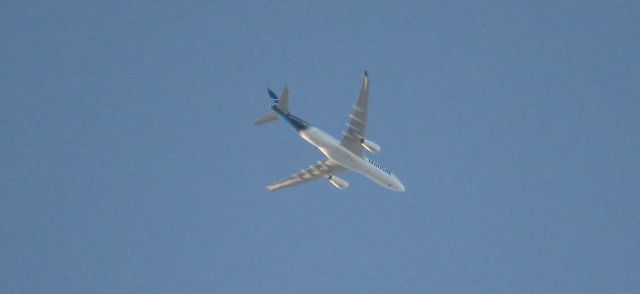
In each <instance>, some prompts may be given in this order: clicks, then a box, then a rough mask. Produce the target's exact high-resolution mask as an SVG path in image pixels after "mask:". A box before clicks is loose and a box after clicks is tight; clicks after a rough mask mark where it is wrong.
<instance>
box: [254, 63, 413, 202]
mask: <svg viewBox="0 0 640 294" xmlns="http://www.w3.org/2000/svg"><path fill="white" fill-rule="evenodd" d="M267 91H268V93H269V96H270V97H271V99H272V100H273V103H272V105H271V111H270V112H269V113H268V114H267V115H265V116H263V117H261V118H259V119H258V120H256V121H255V122H254V124H255V125H263V124H266V123H270V122H274V121H277V120H278V118H279V117H280V118H282V119H283V120H285V121H286V122H287V123H289V124H290V125H291V126H292V127H293V128H294V129H295V130H296V131H297V132H298V134H299V135H300V137H302V139H304V140H305V141H307V142H308V143H309V144H311V145H313V146H315V147H317V148H318V149H319V150H320V152H322V154H324V155H325V156H326V157H327V158H326V159H324V160H323V161H318V162H317V163H316V164H314V165H310V166H309V167H308V168H306V169H302V170H301V171H300V172H298V173H297V174H293V175H291V177H289V178H286V179H284V180H281V181H278V182H275V183H273V184H270V185H268V186H267V189H268V190H270V191H273V190H278V189H282V188H286V187H291V186H295V185H299V184H302V183H307V182H310V181H313V180H317V179H327V180H329V182H330V183H331V184H332V185H333V186H335V187H336V188H338V189H340V190H344V189H346V188H348V187H349V183H348V182H347V181H345V180H344V179H342V178H339V177H338V176H337V175H338V174H340V173H342V172H344V171H346V170H351V171H355V172H357V173H359V174H362V175H364V176H365V177H367V178H369V179H370V180H372V181H374V182H375V183H377V184H378V185H380V186H382V187H384V188H387V189H389V190H392V191H398V192H404V191H405V188H404V186H403V185H402V183H401V182H400V180H398V178H397V177H396V176H395V175H394V174H392V173H391V171H389V170H388V169H386V168H383V167H382V166H381V165H379V164H377V163H375V162H373V161H372V160H370V159H368V158H366V157H364V156H363V153H364V150H366V151H368V152H371V153H376V152H379V151H380V150H381V147H380V145H378V144H376V143H375V142H373V141H371V140H369V139H366V138H365V131H366V129H367V111H368V100H369V75H368V73H367V72H366V71H365V72H364V78H363V81H362V86H361V88H360V95H359V96H358V100H357V102H356V105H354V106H353V112H352V113H351V115H350V120H349V122H348V123H347V130H346V131H345V132H344V133H343V135H344V136H343V137H342V140H341V141H338V140H337V139H336V138H334V137H332V136H330V135H328V134H327V133H325V132H323V131H322V130H320V129H318V128H316V127H314V126H312V125H311V124H309V123H308V122H306V121H305V120H303V119H301V118H299V117H297V116H295V115H293V114H291V112H289V89H288V88H287V87H286V86H285V88H284V90H283V91H282V94H281V95H280V97H278V96H277V95H276V94H275V93H274V92H273V91H271V90H270V89H267Z"/></svg>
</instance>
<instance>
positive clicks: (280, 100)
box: [254, 86, 289, 125]
mask: <svg viewBox="0 0 640 294" xmlns="http://www.w3.org/2000/svg"><path fill="white" fill-rule="evenodd" d="M267 91H268V92H269V97H271V100H272V107H276V108H278V110H280V111H282V112H284V113H289V89H288V88H287V87H286V86H285V87H284V90H282V95H280V97H278V96H277V95H276V93H274V92H273V91H271V89H267ZM276 120H278V114H276V113H275V111H270V112H269V113H267V114H266V115H265V116H263V117H261V118H258V119H257V120H256V121H255V122H254V124H255V125H262V124H266V123H269V122H272V121H276Z"/></svg>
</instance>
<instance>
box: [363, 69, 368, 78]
mask: <svg viewBox="0 0 640 294" xmlns="http://www.w3.org/2000/svg"><path fill="white" fill-rule="evenodd" d="M364 76H365V77H367V78H368V77H369V73H367V71H366V70H365V71H364Z"/></svg>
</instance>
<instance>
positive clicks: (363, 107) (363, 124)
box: [340, 71, 369, 157]
mask: <svg viewBox="0 0 640 294" xmlns="http://www.w3.org/2000/svg"><path fill="white" fill-rule="evenodd" d="M368 104H369V75H368V74H367V72H366V71H365V72H364V78H363V80H362V87H360V95H358V101H357V102H356V105H354V106H353V112H352V113H351V115H350V118H351V119H350V120H349V123H347V130H346V131H345V132H344V137H342V141H341V142H340V145H342V146H344V147H345V148H347V150H349V151H351V152H352V153H353V154H355V155H358V156H360V157H362V150H363V147H362V145H361V143H362V139H364V138H365V137H364V134H365V131H366V130H367V112H368V109H369V105H368Z"/></svg>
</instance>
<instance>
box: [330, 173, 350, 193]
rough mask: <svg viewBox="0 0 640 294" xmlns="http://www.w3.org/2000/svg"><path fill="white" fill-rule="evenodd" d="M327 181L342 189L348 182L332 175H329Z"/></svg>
mask: <svg viewBox="0 0 640 294" xmlns="http://www.w3.org/2000/svg"><path fill="white" fill-rule="evenodd" d="M329 182H330V183H331V184H332V185H334V186H335V187H336V188H338V189H340V190H344V189H346V188H349V183H348V182H347V181H345V180H343V179H341V178H338V177H336V176H334V175H329Z"/></svg>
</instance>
